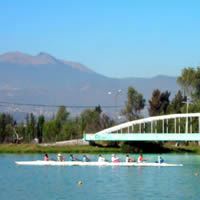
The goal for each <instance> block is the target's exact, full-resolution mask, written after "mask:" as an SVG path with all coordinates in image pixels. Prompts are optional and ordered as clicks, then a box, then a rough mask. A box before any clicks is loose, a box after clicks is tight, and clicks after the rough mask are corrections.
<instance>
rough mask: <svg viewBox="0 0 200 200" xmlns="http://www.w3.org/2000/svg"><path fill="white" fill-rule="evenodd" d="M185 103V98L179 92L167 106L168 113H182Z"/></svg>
mask: <svg viewBox="0 0 200 200" xmlns="http://www.w3.org/2000/svg"><path fill="white" fill-rule="evenodd" d="M185 101H186V97H184V96H183V95H182V92H181V91H180V90H179V91H178V92H177V94H176V95H175V97H174V98H173V99H172V101H171V103H170V105H169V112H170V113H182V107H183V106H184V102H185Z"/></svg>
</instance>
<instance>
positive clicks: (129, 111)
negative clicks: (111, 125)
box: [122, 87, 145, 121]
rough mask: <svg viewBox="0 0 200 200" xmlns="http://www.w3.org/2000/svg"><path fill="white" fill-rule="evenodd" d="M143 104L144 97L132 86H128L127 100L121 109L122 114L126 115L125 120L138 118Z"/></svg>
mask: <svg viewBox="0 0 200 200" xmlns="http://www.w3.org/2000/svg"><path fill="white" fill-rule="evenodd" d="M144 106H145V99H144V98H143V95H142V94H140V93H139V92H138V91H137V90H135V89H134V88H133V87H129V88H128V93H127V101H126V103H125V108H124V109H123V110H122V114H123V115H125V116H126V118H127V120H129V121H130V120H133V119H138V118H139V117H140V112H141V110H142V109H143V108H144Z"/></svg>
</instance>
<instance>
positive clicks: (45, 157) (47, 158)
mask: <svg viewBox="0 0 200 200" xmlns="http://www.w3.org/2000/svg"><path fill="white" fill-rule="evenodd" d="M44 161H49V156H48V154H47V153H46V154H45V155H44Z"/></svg>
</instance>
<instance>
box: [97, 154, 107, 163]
mask: <svg viewBox="0 0 200 200" xmlns="http://www.w3.org/2000/svg"><path fill="white" fill-rule="evenodd" d="M98 162H105V158H104V157H103V156H102V155H101V154H100V155H99V158H98Z"/></svg>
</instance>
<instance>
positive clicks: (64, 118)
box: [56, 106, 70, 125]
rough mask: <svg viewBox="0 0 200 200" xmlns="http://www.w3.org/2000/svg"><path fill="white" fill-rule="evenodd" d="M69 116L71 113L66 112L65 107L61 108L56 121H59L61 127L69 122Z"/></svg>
mask: <svg viewBox="0 0 200 200" xmlns="http://www.w3.org/2000/svg"><path fill="white" fill-rule="evenodd" d="M69 114H70V113H69V112H68V111H67V110H66V107H65V106H60V107H59V109H58V112H57V114H56V121H58V122H59V123H60V125H62V124H64V123H65V122H66V121H67V119H68V117H69Z"/></svg>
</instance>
